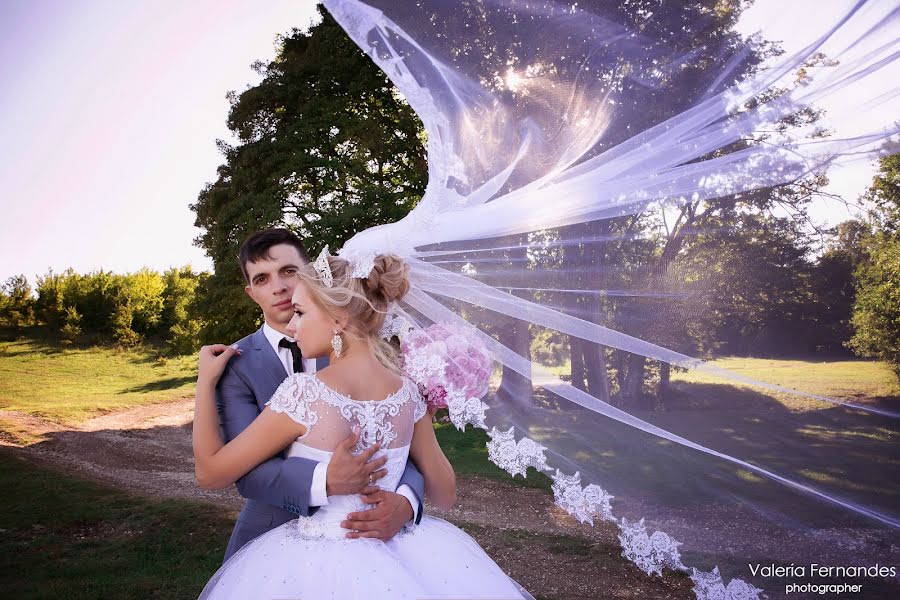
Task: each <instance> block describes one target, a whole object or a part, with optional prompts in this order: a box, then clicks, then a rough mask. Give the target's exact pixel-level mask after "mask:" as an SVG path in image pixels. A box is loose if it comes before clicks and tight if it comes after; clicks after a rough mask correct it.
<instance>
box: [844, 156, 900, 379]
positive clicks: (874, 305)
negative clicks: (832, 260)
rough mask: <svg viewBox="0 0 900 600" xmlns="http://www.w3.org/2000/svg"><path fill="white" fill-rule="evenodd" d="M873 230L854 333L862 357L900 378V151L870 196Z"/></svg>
mask: <svg viewBox="0 0 900 600" xmlns="http://www.w3.org/2000/svg"><path fill="white" fill-rule="evenodd" d="M866 197H867V200H869V201H870V202H871V204H872V210H871V212H870V215H869V216H870V223H871V227H872V229H871V232H870V233H869V234H868V235H866V236H865V237H864V239H863V242H862V249H863V251H864V253H865V255H866V259H865V260H863V261H861V262H860V264H859V266H858V267H857V269H856V273H855V277H856V288H857V292H856V302H855V304H854V305H853V321H852V324H853V329H854V334H853V338H852V339H851V340H850V342H849V344H848V345H849V346H850V347H851V348H853V350H854V351H856V352H857V353H859V354H860V355H862V356H869V357H874V358H879V359H881V360H884V361H887V362H888V364H890V365H891V368H892V369H893V371H894V373H895V374H896V375H897V377H898V378H900V154H894V155H893V156H889V157H887V158H884V159H882V160H881V163H880V169H879V173H878V175H877V176H876V177H875V181H874V182H873V184H872V186H871V187H870V188H869V191H868V193H867V195H866Z"/></svg>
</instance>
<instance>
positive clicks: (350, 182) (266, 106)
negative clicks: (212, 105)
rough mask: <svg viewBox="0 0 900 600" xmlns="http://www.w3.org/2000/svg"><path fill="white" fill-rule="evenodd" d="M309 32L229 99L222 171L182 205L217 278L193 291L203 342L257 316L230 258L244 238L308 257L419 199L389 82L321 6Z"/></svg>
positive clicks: (414, 136) (419, 164)
mask: <svg viewBox="0 0 900 600" xmlns="http://www.w3.org/2000/svg"><path fill="white" fill-rule="evenodd" d="M320 13H321V16H322V20H321V22H320V23H318V24H317V25H314V26H313V27H311V28H310V29H309V31H298V30H293V31H292V32H291V33H290V34H289V35H287V36H285V37H283V38H282V40H281V47H280V50H279V52H278V55H277V56H276V58H275V59H274V60H273V61H272V62H270V63H268V64H262V63H257V64H256V65H254V68H255V69H256V70H257V71H258V72H259V73H260V74H261V75H262V76H263V80H262V81H261V82H260V83H259V84H258V85H256V86H255V87H252V88H249V89H247V90H245V91H244V92H242V93H241V94H235V93H231V94H230V95H229V100H230V101H231V111H230V114H229V116H228V127H229V129H230V130H231V131H232V132H233V133H234V134H235V136H236V137H237V138H238V140H239V143H238V144H237V145H234V146H231V145H228V144H225V143H224V142H219V147H220V149H221V150H222V152H223V154H224V156H225V163H224V164H223V165H221V166H220V167H219V170H218V178H217V180H216V181H215V182H213V183H211V184H210V185H208V186H207V187H206V188H205V189H204V190H203V191H202V192H201V193H200V195H199V197H198V199H197V202H196V203H195V204H194V205H193V206H192V209H193V210H194V211H195V212H196V215H197V218H196V225H197V226H198V227H200V228H201V229H202V230H203V234H202V235H201V236H200V237H199V238H198V239H197V244H198V245H200V246H201V247H202V248H204V249H205V250H206V252H207V254H208V255H209V256H210V257H211V258H212V259H213V263H214V266H215V273H216V274H215V276H213V277H211V278H209V279H208V280H205V281H204V282H203V284H202V286H201V289H200V290H198V303H197V304H196V308H197V310H198V312H199V314H202V315H203V318H204V324H203V329H202V331H201V339H203V340H205V341H211V340H216V341H221V340H234V339H237V338H239V337H241V336H243V335H246V334H247V333H248V331H250V330H251V328H252V326H253V324H254V323H256V322H257V321H258V319H259V310H258V308H256V307H255V305H253V304H252V303H250V302H249V301H248V300H247V299H246V297H245V295H244V294H243V292H242V291H241V289H240V288H241V287H243V282H242V278H241V274H240V270H239V268H238V265H237V264H236V263H237V261H236V256H237V252H238V248H239V247H240V244H241V242H242V241H243V240H244V239H246V238H247V237H248V236H249V235H250V234H252V233H253V232H254V231H257V230H260V229H265V228H268V227H273V226H281V227H286V228H288V229H291V230H293V231H295V232H296V233H297V234H298V235H299V236H300V238H301V239H303V240H304V242H305V243H306V245H307V248H308V250H309V251H310V254H312V255H314V254H315V253H316V252H318V251H319V249H320V248H321V247H322V246H323V245H325V244H329V245H330V246H331V248H332V249H335V248H337V247H340V246H341V245H342V244H343V243H344V242H345V241H346V240H347V239H349V238H350V237H351V236H353V235H354V234H355V233H357V232H358V231H361V230H363V229H366V228H368V227H371V226H373V225H377V224H381V223H386V222H391V221H396V220H398V219H400V218H402V217H403V216H405V215H406V214H407V213H408V212H409V210H410V209H411V208H412V207H413V206H414V205H415V203H416V202H417V201H418V199H419V198H420V197H421V195H422V194H423V193H424V189H425V180H426V161H425V147H424V144H423V134H422V127H421V124H420V122H419V120H418V118H417V117H416V116H415V113H414V112H413V111H412V109H411V108H410V107H409V105H408V104H407V103H406V102H405V101H404V100H403V98H402V97H401V96H400V95H399V94H398V93H397V91H396V89H395V88H394V87H393V85H392V84H391V83H390V81H389V80H388V78H387V77H386V76H385V75H384V73H382V72H381V71H380V70H379V69H378V68H377V67H376V66H375V65H374V64H373V63H372V61H371V60H370V59H369V58H368V57H367V56H366V55H365V54H364V53H363V52H362V51H361V50H359V48H358V47H357V46H356V45H355V44H354V43H353V41H352V40H350V38H349V37H347V35H346V33H345V32H344V31H343V30H342V29H341V28H340V27H339V26H338V25H337V23H335V21H334V20H333V19H332V17H331V16H330V15H329V14H328V13H326V12H325V11H324V9H321V8H320Z"/></svg>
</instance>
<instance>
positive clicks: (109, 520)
mask: <svg viewBox="0 0 900 600" xmlns="http://www.w3.org/2000/svg"><path fill="white" fill-rule="evenodd" d="M0 504H2V506H3V507H4V509H3V511H0V534H2V535H0V556H3V560H2V562H0V564H2V567H0V589H2V590H3V597H5V598H16V599H17V600H28V599H30V598H35V599H37V598H66V600H79V599H85V600H88V599H90V600H94V599H96V598H104V599H106V600H115V599H118V598H121V599H123V600H125V599H132V598H172V599H173V600H174V599H175V598H196V597H197V596H198V595H199V594H200V591H201V590H202V589H203V586H204V585H206V582H207V581H208V580H209V578H210V577H211V576H212V574H213V573H215V571H216V569H218V567H219V565H220V564H221V561H222V556H223V555H224V553H225V544H226V542H227V540H228V536H229V535H230V532H231V528H232V527H233V525H234V521H233V519H232V518H230V517H229V515H228V514H227V511H225V510H223V509H220V508H218V507H215V506H212V505H209V504H202V503H197V502H185V501H175V500H166V501H156V500H146V499H141V498H137V497H134V496H130V495H128V494H125V493H123V492H119V491H117V490H115V489H113V488H110V487H107V486H103V485H99V484H95V483H92V482H89V481H84V480H80V479H74V478H72V477H68V476H66V475H63V474H60V473H58V472H56V471H52V470H49V469H46V468H44V467H39V466H36V465H34V464H31V463H28V462H26V461H25V460H23V459H22V458H20V457H18V456H16V455H15V454H13V453H11V452H10V451H9V450H4V449H0Z"/></svg>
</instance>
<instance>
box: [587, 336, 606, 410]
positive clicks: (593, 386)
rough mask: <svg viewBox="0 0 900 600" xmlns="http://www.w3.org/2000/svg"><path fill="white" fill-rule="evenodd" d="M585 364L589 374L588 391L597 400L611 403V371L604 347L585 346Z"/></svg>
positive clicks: (588, 344) (589, 344)
mask: <svg viewBox="0 0 900 600" xmlns="http://www.w3.org/2000/svg"><path fill="white" fill-rule="evenodd" d="M584 363H585V365H586V367H587V368H586V369H585V371H586V372H587V391H588V393H589V394H591V395H592V396H594V397H595V398H599V399H600V400H603V401H604V402H609V371H607V369H606V354H605V352H604V348H603V346H600V345H598V344H592V343H585V344H584Z"/></svg>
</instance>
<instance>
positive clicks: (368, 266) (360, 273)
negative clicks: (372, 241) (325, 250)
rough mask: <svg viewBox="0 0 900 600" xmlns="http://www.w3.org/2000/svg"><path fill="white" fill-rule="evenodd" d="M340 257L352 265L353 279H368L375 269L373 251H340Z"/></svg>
mask: <svg viewBox="0 0 900 600" xmlns="http://www.w3.org/2000/svg"><path fill="white" fill-rule="evenodd" d="M338 256H340V257H341V258H343V259H344V260H346V261H347V262H348V263H350V269H351V270H352V273H351V274H350V276H351V277H355V278H356V279H366V278H367V277H368V276H369V273H371V272H372V269H374V268H375V252H372V251H371V250H347V249H346V248H341V249H340V250H338Z"/></svg>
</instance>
